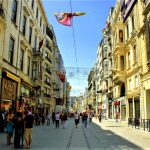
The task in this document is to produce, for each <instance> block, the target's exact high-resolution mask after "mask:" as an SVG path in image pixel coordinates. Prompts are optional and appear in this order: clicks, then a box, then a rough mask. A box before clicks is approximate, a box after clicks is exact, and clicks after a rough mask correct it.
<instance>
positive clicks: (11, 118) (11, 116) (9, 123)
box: [6, 109, 14, 145]
mask: <svg viewBox="0 0 150 150" xmlns="http://www.w3.org/2000/svg"><path fill="white" fill-rule="evenodd" d="M6 120H7V123H6V130H7V145H10V144H12V137H13V132H14V113H13V111H12V109H9V112H8V115H7V119H6Z"/></svg>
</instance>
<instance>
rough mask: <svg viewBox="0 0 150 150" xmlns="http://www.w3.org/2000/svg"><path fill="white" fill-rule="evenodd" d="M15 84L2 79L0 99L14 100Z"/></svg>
mask: <svg viewBox="0 0 150 150" xmlns="http://www.w3.org/2000/svg"><path fill="white" fill-rule="evenodd" d="M16 93H17V82H14V81H12V80H9V79H6V78H3V80H2V99H7V100H16V97H17V95H16Z"/></svg>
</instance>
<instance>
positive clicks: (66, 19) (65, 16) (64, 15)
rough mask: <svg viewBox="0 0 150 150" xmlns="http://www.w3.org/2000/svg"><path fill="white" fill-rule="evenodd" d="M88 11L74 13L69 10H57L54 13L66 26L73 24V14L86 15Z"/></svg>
mask: <svg viewBox="0 0 150 150" xmlns="http://www.w3.org/2000/svg"><path fill="white" fill-rule="evenodd" d="M85 14H86V13H84V12H74V13H69V12H57V13H54V15H55V17H56V19H57V21H58V22H59V23H60V24H62V25H66V26H71V25H72V18H73V16H82V15H85Z"/></svg>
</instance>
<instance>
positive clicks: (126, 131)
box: [93, 118, 150, 150]
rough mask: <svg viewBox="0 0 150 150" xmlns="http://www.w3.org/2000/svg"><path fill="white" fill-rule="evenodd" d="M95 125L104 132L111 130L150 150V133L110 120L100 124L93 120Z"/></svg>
mask: <svg viewBox="0 0 150 150" xmlns="http://www.w3.org/2000/svg"><path fill="white" fill-rule="evenodd" d="M93 123H95V124H97V125H99V126H100V128H102V129H104V130H110V131H112V132H113V133H115V134H116V135H119V136H121V137H122V138H124V139H126V140H128V141H131V142H133V143H135V144H137V145H138V146H140V147H143V148H144V149H149V150H150V143H149V142H150V132H148V131H144V130H143V129H135V128H134V127H133V128H132V127H131V126H130V127H128V124H127V123H126V122H114V121H110V120H102V122H101V123H100V122H99V120H98V119H96V118H93Z"/></svg>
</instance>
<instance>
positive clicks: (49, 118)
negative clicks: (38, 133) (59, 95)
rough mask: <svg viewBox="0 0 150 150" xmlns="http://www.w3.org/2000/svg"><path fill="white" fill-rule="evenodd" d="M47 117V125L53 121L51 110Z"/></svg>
mask: <svg viewBox="0 0 150 150" xmlns="http://www.w3.org/2000/svg"><path fill="white" fill-rule="evenodd" d="M46 118H47V125H50V121H51V113H50V112H48V114H47V117H46Z"/></svg>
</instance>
